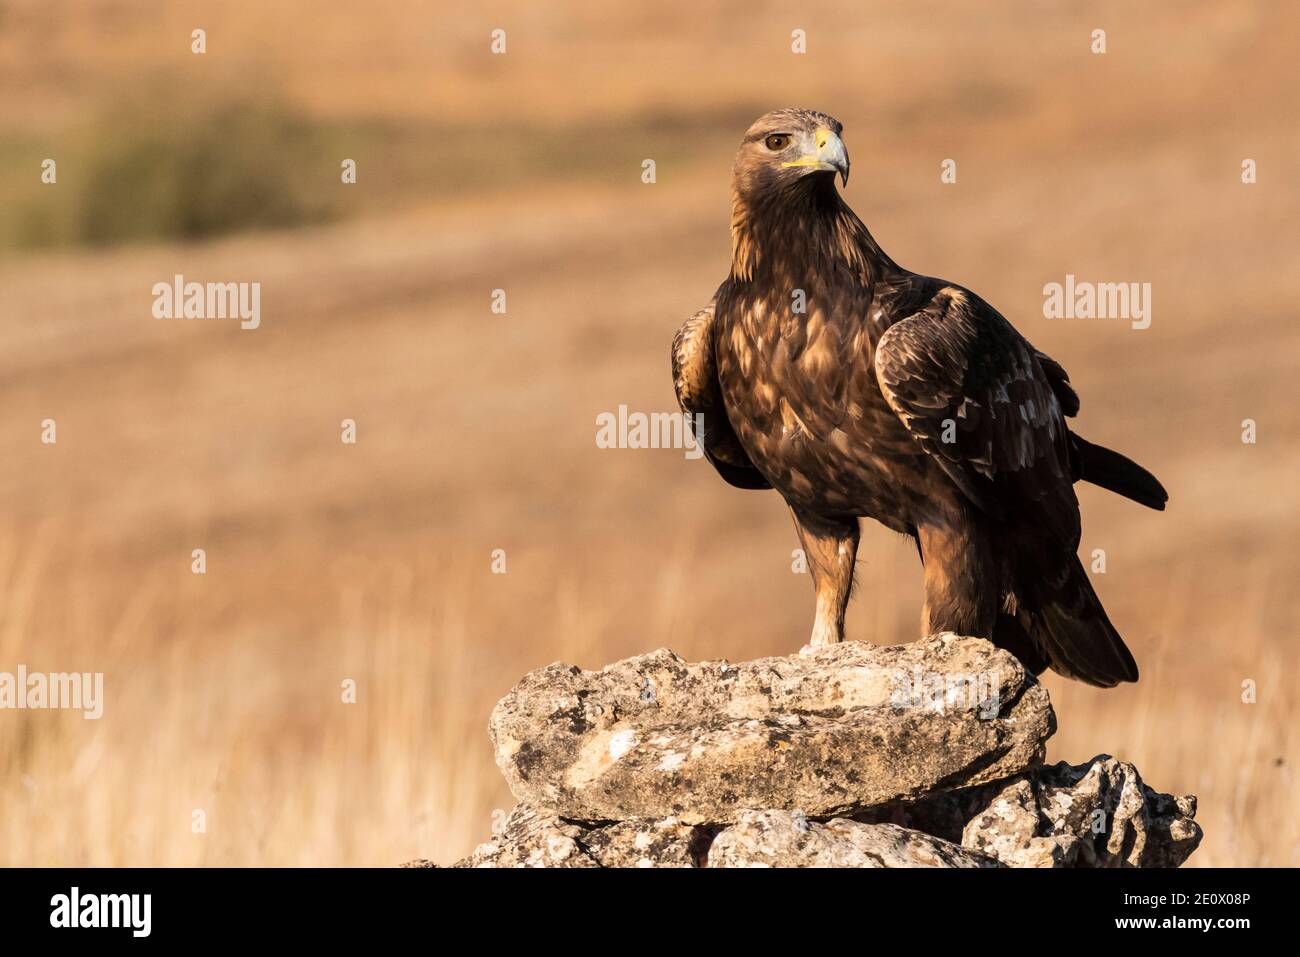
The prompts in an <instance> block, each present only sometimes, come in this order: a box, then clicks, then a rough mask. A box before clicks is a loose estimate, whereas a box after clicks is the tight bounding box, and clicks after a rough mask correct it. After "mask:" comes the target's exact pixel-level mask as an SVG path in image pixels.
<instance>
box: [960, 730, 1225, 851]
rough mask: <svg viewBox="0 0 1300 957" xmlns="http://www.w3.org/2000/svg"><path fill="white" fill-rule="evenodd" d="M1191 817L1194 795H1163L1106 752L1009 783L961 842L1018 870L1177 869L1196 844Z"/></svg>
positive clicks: (1198, 836)
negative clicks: (1067, 868)
mask: <svg viewBox="0 0 1300 957" xmlns="http://www.w3.org/2000/svg"><path fill="white" fill-rule="evenodd" d="M1195 817H1196V798H1195V797H1193V796H1191V795H1186V796H1183V797H1174V796H1172V795H1169V794H1160V793H1158V792H1157V791H1154V790H1152V789H1151V788H1149V787H1147V786H1146V784H1144V783H1143V781H1142V777H1141V776H1140V775H1139V774H1138V771H1137V768H1135V767H1134V766H1133V765H1131V764H1129V763H1128V762H1126V761H1117V760H1115V759H1114V758H1112V757H1111V756H1110V755H1108V754H1103V755H1099V756H1097V757H1095V758H1093V759H1092V760H1091V761H1089V762H1087V763H1086V764H1080V765H1077V766H1071V765H1069V764H1066V763H1065V762H1061V763H1059V764H1055V765H1053V766H1051V767H1045V768H1040V769H1038V770H1037V771H1036V772H1035V773H1034V774H1033V776H1032V784H1031V782H1030V781H1026V780H1023V779H1022V780H1017V781H1013V782H1011V783H1009V784H1007V785H1006V786H1005V787H1004V788H1002V790H1001V791H999V792H998V793H997V794H996V795H994V796H992V798H991V799H990V802H989V806H988V809H987V810H986V811H985V812H984V813H983V814H980V815H978V816H976V817H974V818H972V819H971V821H970V822H969V823H968V824H967V825H966V827H965V830H964V833H963V837H962V844H963V845H965V846H966V847H969V848H973V849H976V850H981V851H985V852H987V853H991V854H994V855H995V856H996V857H997V858H998V859H999V860H1001V861H1003V862H1005V863H1007V864H1010V865H1012V866H1016V867H1178V866H1179V865H1180V864H1182V863H1183V862H1184V861H1186V860H1187V858H1188V857H1189V856H1190V855H1191V853H1192V852H1193V851H1194V850H1196V848H1197V846H1198V845H1199V844H1200V843H1201V836H1202V835H1201V828H1200V825H1198V824H1197V823H1196V821H1195Z"/></svg>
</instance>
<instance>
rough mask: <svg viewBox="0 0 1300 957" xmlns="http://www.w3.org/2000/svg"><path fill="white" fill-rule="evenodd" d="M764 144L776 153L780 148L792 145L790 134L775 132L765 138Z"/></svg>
mask: <svg viewBox="0 0 1300 957" xmlns="http://www.w3.org/2000/svg"><path fill="white" fill-rule="evenodd" d="M763 145H764V146H766V147H767V148H768V149H770V150H771V151H772V152H773V153H776V152H778V151H780V150H783V149H785V148H786V147H787V146H789V145H790V134H789V133H773V134H771V135H770V136H768V137H767V138H766V139H765V140H763Z"/></svg>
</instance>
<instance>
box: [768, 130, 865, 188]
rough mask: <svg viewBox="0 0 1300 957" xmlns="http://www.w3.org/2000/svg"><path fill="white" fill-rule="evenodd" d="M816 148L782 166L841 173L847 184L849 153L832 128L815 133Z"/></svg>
mask: <svg viewBox="0 0 1300 957" xmlns="http://www.w3.org/2000/svg"><path fill="white" fill-rule="evenodd" d="M814 143H815V145H816V149H815V150H814V151H813V152H812V153H809V154H808V155H807V156H801V157H800V158H799V159H797V160H792V161H790V162H788V163H782V164H781V165H782V166H806V167H809V168H811V169H818V170H825V171H826V172H832V173H839V174H840V182H841V183H843V184H844V185H845V186H847V185H848V182H849V153H848V150H846V149H845V148H844V142H843V140H841V139H840V138H839V137H838V136H837V135H836V134H835V133H834V132H832V131H831V130H828V129H825V128H824V127H823V128H822V129H819V130H818V131H817V132H816V134H815V135H814Z"/></svg>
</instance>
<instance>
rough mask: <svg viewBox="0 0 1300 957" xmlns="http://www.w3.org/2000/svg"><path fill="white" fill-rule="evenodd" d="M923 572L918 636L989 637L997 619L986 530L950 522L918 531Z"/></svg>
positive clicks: (964, 522)
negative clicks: (923, 593) (923, 586)
mask: <svg viewBox="0 0 1300 957" xmlns="http://www.w3.org/2000/svg"><path fill="white" fill-rule="evenodd" d="M917 541H918V542H919V543H920V546H921V560H922V562H923V564H924V567H925V605H924V607H923V608H922V611H921V634H922V635H933V634H935V633H937V632H941V631H951V632H954V633H956V634H958V635H971V636H973V637H976V638H988V639H990V640H991V639H992V638H993V626H994V623H995V622H996V621H997V617H998V586H997V574H998V573H997V568H996V566H995V563H994V556H993V548H992V542H991V539H990V537H989V531H988V530H987V529H986V528H984V527H983V526H982V525H981V524H979V523H977V522H974V521H969V520H963V518H953V519H952V520H951V521H942V522H937V523H934V524H922V525H920V526H918V528H917Z"/></svg>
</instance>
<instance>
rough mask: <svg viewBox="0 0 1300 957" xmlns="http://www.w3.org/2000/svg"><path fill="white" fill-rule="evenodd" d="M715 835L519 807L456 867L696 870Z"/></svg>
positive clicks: (673, 825) (666, 824)
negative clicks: (589, 821) (590, 821)
mask: <svg viewBox="0 0 1300 957" xmlns="http://www.w3.org/2000/svg"><path fill="white" fill-rule="evenodd" d="M710 836H711V835H710V833H709V831H708V829H706V828H697V827H692V826H690V825H686V824H682V823H680V822H678V821H676V820H673V819H667V820H662V821H640V822H638V821H619V822H615V823H612V824H605V825H599V824H597V825H583V824H578V823H576V822H573V821H565V820H563V819H561V818H558V817H555V816H553V815H550V814H546V813H544V812H539V811H537V810H536V809H534V808H531V807H529V806H528V805H526V804H520V805H518V806H517V807H516V808H515V809H514V811H512V812H511V813H510V816H509V817H508V818H507V819H506V824H505V827H504V828H503V829H502V833H501V834H500V835H498V836H497V837H495V838H494V839H493V840H491V841H489V842H488V843H486V844H480V845H479V846H478V847H476V848H475V849H474V853H473V854H471V855H470V856H469V857H467V858H465V859H464V860H463V861H459V862H457V863H456V864H455V865H454V866H456V867H696V866H698V864H699V859H700V855H702V854H703V852H704V849H705V848H707V846H708V840H709V838H710Z"/></svg>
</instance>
